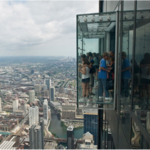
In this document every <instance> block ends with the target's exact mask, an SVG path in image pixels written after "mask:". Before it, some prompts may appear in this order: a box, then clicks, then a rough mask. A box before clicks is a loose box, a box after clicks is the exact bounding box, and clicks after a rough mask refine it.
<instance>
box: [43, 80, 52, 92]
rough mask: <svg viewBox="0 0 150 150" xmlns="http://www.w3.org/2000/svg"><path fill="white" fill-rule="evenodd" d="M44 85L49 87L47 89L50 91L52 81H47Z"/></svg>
mask: <svg viewBox="0 0 150 150" xmlns="http://www.w3.org/2000/svg"><path fill="white" fill-rule="evenodd" d="M44 84H45V85H47V89H48V90H49V89H50V87H51V79H45V80H44Z"/></svg>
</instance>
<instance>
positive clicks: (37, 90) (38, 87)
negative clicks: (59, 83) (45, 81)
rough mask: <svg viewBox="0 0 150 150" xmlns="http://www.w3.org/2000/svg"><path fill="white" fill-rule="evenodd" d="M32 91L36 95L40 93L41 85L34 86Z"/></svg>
mask: <svg viewBox="0 0 150 150" xmlns="http://www.w3.org/2000/svg"><path fill="white" fill-rule="evenodd" d="M34 89H35V92H36V93H39V92H41V85H40V84H34Z"/></svg>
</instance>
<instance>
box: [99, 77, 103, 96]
mask: <svg viewBox="0 0 150 150" xmlns="http://www.w3.org/2000/svg"><path fill="white" fill-rule="evenodd" d="M99 96H100V97H102V96H103V84H102V79H100V80H99Z"/></svg>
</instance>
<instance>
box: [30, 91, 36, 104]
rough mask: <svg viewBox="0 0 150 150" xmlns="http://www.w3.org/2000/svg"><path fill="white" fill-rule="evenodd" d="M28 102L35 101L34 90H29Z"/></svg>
mask: <svg viewBox="0 0 150 150" xmlns="http://www.w3.org/2000/svg"><path fill="white" fill-rule="evenodd" d="M29 102H30V103H33V102H35V91H34V90H30V91H29Z"/></svg>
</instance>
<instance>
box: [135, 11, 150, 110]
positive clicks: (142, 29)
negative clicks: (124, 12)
mask: <svg viewBox="0 0 150 150" xmlns="http://www.w3.org/2000/svg"><path fill="white" fill-rule="evenodd" d="M148 13H149V12H148V11H146V12H142V11H141V12H137V14H138V18H140V19H138V20H137V23H136V49H135V61H134V62H132V63H133V64H134V96H133V97H134V98H133V104H134V109H135V110H136V108H137V106H139V109H141V110H150V49H149V41H150V30H149V29H150V23H149V22H147V21H146V20H147V19H145V18H143V17H142V16H143V14H144V16H147V15H148ZM146 14H147V15H146Z"/></svg>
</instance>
